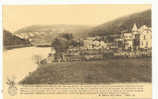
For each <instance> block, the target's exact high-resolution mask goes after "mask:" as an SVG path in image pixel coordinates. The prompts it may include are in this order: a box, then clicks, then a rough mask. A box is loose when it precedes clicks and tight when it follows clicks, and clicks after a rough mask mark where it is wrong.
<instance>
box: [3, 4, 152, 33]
mask: <svg viewBox="0 0 158 99" xmlns="http://www.w3.org/2000/svg"><path fill="white" fill-rule="evenodd" d="M150 8H151V5H109V4H108V5H47V6H46V5H45V6H39V5H38V6H33V5H32V6H3V27H4V28H5V29H7V30H9V31H11V32H14V31H16V30H17V29H20V28H22V27H25V26H30V25H36V24H40V25H51V24H77V25H91V26H95V25H99V24H102V23H105V22H107V21H110V20H113V19H116V18H118V17H121V16H125V15H129V14H132V13H136V12H141V11H145V10H147V9H150Z"/></svg>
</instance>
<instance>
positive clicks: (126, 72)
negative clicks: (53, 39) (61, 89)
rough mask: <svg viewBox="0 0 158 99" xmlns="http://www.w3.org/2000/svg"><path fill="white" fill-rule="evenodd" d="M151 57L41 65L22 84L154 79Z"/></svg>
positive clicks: (90, 82) (123, 81)
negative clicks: (152, 76)
mask: <svg viewBox="0 0 158 99" xmlns="http://www.w3.org/2000/svg"><path fill="white" fill-rule="evenodd" d="M151 69H152V65H151V58H139V59H107V60H104V61H89V62H77V61H76V62H65V63H50V64H44V65H41V66H40V67H39V68H38V69H37V70H36V71H34V72H32V73H31V74H30V75H29V76H27V77H25V79H24V80H23V81H21V83H22V84H105V83H127V82H128V83H131V82H133V83H135V82H151Z"/></svg>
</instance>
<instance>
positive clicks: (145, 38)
mask: <svg viewBox="0 0 158 99" xmlns="http://www.w3.org/2000/svg"><path fill="white" fill-rule="evenodd" d="M121 37H122V39H123V43H124V49H125V50H129V49H130V50H133V49H134V50H136V49H151V48H152V30H151V28H150V27H147V26H146V25H143V26H141V27H140V28H137V26H136V24H134V25H133V28H132V30H131V32H123V33H122V34H121Z"/></svg>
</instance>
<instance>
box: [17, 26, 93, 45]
mask: <svg viewBox="0 0 158 99" xmlns="http://www.w3.org/2000/svg"><path fill="white" fill-rule="evenodd" d="M90 28H91V27H89V26H82V25H64V24H57V25H33V26H28V27H24V28H22V29H19V30H17V31H16V32H15V34H16V35H25V36H29V39H31V40H32V41H31V43H32V44H34V45H45V44H46V45H49V44H50V43H51V41H52V40H53V39H54V38H55V37H57V36H58V35H59V34H62V33H72V34H73V36H74V37H75V38H81V37H84V36H87V35H86V34H87V33H85V32H88V30H89V29H90ZM35 32H37V33H35ZM32 33H35V34H33V36H30V35H31V34H32Z"/></svg>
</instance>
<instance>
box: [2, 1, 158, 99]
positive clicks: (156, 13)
mask: <svg viewBox="0 0 158 99" xmlns="http://www.w3.org/2000/svg"><path fill="white" fill-rule="evenodd" d="M48 4H49V5H51V4H152V33H153V34H152V35H153V36H152V41H153V42H152V44H153V50H152V52H153V58H152V64H153V65H152V66H153V72H152V74H153V83H152V86H153V88H152V89H153V97H152V99H158V62H157V61H158V44H157V42H158V10H157V9H158V0H152V1H151V0H86V1H85V0H56V1H51V0H2V1H0V38H1V39H0V59H1V61H0V66H1V68H0V69H1V72H0V85H1V86H0V91H1V90H2V77H3V76H2V73H3V72H2V70H3V68H2V66H3V65H2V37H3V35H2V5H48ZM0 99H2V94H0Z"/></svg>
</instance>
